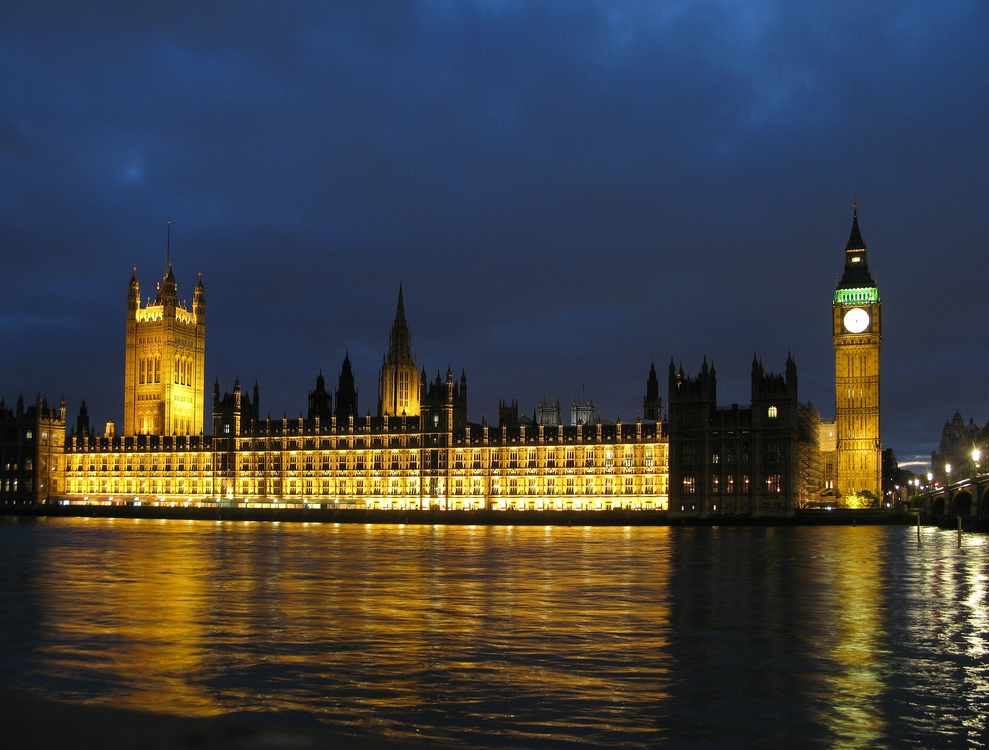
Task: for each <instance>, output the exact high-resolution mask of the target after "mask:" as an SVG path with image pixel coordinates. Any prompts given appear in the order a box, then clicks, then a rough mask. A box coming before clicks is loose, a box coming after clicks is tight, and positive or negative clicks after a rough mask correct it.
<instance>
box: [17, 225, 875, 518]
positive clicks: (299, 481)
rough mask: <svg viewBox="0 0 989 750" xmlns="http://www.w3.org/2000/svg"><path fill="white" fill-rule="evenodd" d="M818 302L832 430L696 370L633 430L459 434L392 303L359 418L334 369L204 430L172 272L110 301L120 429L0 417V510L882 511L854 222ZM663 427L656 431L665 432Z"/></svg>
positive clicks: (224, 404) (577, 420)
mask: <svg viewBox="0 0 989 750" xmlns="http://www.w3.org/2000/svg"><path fill="white" fill-rule="evenodd" d="M844 258H845V262H844V273H843V275H842V277H841V280H840V281H839V282H838V284H837V286H836V289H835V294H834V298H833V301H832V311H833V337H834V348H835V419H834V420H833V421H832V420H822V419H821V417H820V414H819V413H818V412H817V410H816V409H815V408H814V407H813V406H812V405H810V404H805V403H801V402H800V401H799V400H798V397H797V368H796V364H795V363H794V361H793V359H792V358H790V357H788V358H787V361H786V363H785V367H784V370H783V372H782V373H779V374H776V373H771V372H766V371H765V370H764V369H763V366H762V363H761V362H760V361H759V360H758V359H754V360H753V362H752V402H751V404H750V405H749V406H748V407H739V406H738V405H737V404H733V405H731V406H729V407H722V406H718V404H717V385H716V373H715V369H714V367H713V366H709V365H708V363H707V361H706V359H705V361H704V362H703V363H702V364H701V367H700V370H699V372H698V374H697V375H696V376H692V375H688V374H685V373H684V370H683V368H682V366H681V367H680V368H679V369H678V368H675V367H674V365H673V363H672V361H671V363H670V366H669V373H668V390H667V402H666V413H665V415H664V413H663V404H662V398H661V397H660V393H659V380H658V377H657V374H656V368H655V366H653V367H652V368H651V369H650V371H649V374H648V377H647V379H646V386H645V397H644V400H643V408H642V416H641V417H640V418H638V419H636V421H635V422H630V423H623V422H621V421H620V420H618V421H615V422H608V421H602V420H601V419H600V418H598V417H597V416H596V414H595V413H594V408H593V404H591V403H587V404H582V403H577V402H575V403H574V405H573V409H572V412H571V415H570V416H571V419H570V424H564V421H563V419H562V415H561V409H560V404H559V402H558V401H557V402H555V403H553V404H546V403H540V405H539V406H538V407H537V408H536V410H535V412H534V414H533V416H532V417H528V416H522V417H520V415H519V410H518V405H517V403H515V402H512V403H510V404H506V403H502V404H501V406H500V408H499V419H498V424H497V425H488V424H487V423H484V422H482V423H480V424H477V423H473V422H471V421H470V420H469V419H468V411H467V378H466V375H461V376H460V378H455V377H454V375H453V373H452V372H451V371H450V370H449V369H448V370H447V373H446V377H445V379H444V378H442V377H440V376H439V375H437V377H436V379H435V380H432V381H430V380H429V379H428V378H427V377H426V372H425V369H422V370H420V369H419V366H418V363H417V362H416V358H415V355H414V353H413V351H412V342H411V335H410V330H409V325H408V323H407V321H406V318H405V309H404V302H403V297H402V289H401V287H399V292H398V308H397V311H396V314H395V320H394V323H393V324H392V328H391V333H390V337H389V341H388V349H387V352H386V353H385V355H384V360H383V362H382V365H381V371H380V376H379V386H378V400H377V414H376V416H372V415H371V414H370V413H369V412H368V413H366V414H365V415H364V416H361V415H360V413H359V412H358V405H357V391H356V389H355V386H354V375H353V371H352V369H351V362H350V359H349V356H348V357H346V358H345V359H344V361H343V365H342V368H341V370H340V375H339V379H338V383H337V387H336V388H335V389H334V392H333V393H331V392H330V391H329V390H327V388H326V383H325V380H324V378H323V376H322V374H320V375H319V377H318V378H317V379H316V383H315V388H314V389H313V390H312V391H311V392H310V393H309V402H308V412H307V414H306V416H301V415H300V416H299V417H298V418H294V419H288V418H285V417H283V418H282V419H276V420H272V419H271V418H270V417H268V418H262V417H261V412H260V409H259V390H258V386H257V385H255V386H254V388H253V391H252V392H247V391H246V390H245V389H242V388H241V385H240V383H239V382H235V383H234V385H233V390H232V392H225V393H223V394H222V395H221V393H220V387H219V383H217V384H216V385H214V387H213V398H212V435H210V434H208V430H207V428H208V427H209V425H207V424H206V423H205V421H206V415H205V413H204V411H205V403H206V390H205V387H206V384H205V341H206V296H205V290H204V287H203V283H202V278H201V277H200V279H199V282H198V283H197V284H196V287H195V291H194V293H193V302H192V307H191V309H187V308H186V306H185V305H184V304H180V303H179V302H178V291H177V285H176V282H175V277H174V275H173V273H172V268H171V264H168V267H167V272H166V274H165V276H164V278H163V279H162V281H161V283H160V284H159V285H158V289H157V295H156V296H155V298H154V299H153V300H151V299H148V301H147V303H146V304H145V305H142V302H141V294H140V285H139V283H138V280H137V275H136V271H135V273H134V275H133V276H132V278H131V281H130V292H129V294H128V297H127V335H126V354H125V365H124V373H125V384H124V419H123V425H122V426H123V429H122V431H120V432H119V433H118V431H117V430H116V428H115V425H112V424H108V425H107V429H106V430H105V431H104V433H103V434H102V435H100V434H96V433H95V432H94V431H93V430H92V429H91V428H90V425H89V417H88V415H87V412H86V407H85V402H83V404H82V407H81V409H80V411H79V414H78V418H77V419H76V422H75V424H74V425H72V424H71V423H67V421H66V407H65V402H64V400H63V401H62V402H61V403H60V404H59V405H53V404H49V403H48V402H47V401H46V400H45V399H42V398H41V397H40V396H39V398H38V399H37V401H36V403H34V404H30V405H28V406H25V405H24V402H23V399H18V401H17V404H16V407H14V408H11V407H9V406H7V405H6V404H5V403H4V402H3V401H0V503H2V504H13V503H100V504H117V503H127V504H134V505H137V504H141V505H155V504H159V505H184V504H195V505H207V506H208V505H211V504H217V505H243V506H247V507H258V506H260V507H315V508H341V509H347V508H353V509H402V510H417V509H423V510H425V509H440V510H450V511H457V510H471V509H493V510H587V511H593V510H614V509H624V510H643V511H646V510H654V511H655V510H659V511H667V512H668V513H669V514H670V515H686V516H705V517H711V516H722V515H723V516H785V515H787V514H792V513H793V511H794V509H796V508H799V507H805V506H807V505H809V504H812V503H815V502H819V501H820V500H821V499H822V498H830V499H831V501H832V502H833V501H835V500H838V499H841V498H842V497H849V496H859V497H861V496H866V497H868V496H869V495H871V496H872V497H875V498H879V497H881V486H882V485H881V453H882V448H881V444H880V440H879V349H880V342H881V325H882V323H881V316H880V300H879V293H878V290H877V287H876V283H875V281H874V279H873V277H872V275H871V273H870V272H869V267H868V262H867V256H866V246H865V242H864V241H863V240H862V235H861V233H860V231H859V226H858V215H857V211H856V212H854V214H853V219H852V230H851V235H850V237H849V240H848V243H847V246H846V248H845V252H844ZM664 417H665V419H664Z"/></svg>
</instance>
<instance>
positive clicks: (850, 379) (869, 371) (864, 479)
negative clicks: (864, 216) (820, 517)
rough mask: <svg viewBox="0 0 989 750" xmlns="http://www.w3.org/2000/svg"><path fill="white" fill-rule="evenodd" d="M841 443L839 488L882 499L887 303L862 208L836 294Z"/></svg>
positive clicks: (837, 405)
mask: <svg viewBox="0 0 989 750" xmlns="http://www.w3.org/2000/svg"><path fill="white" fill-rule="evenodd" d="M832 311H833V333H834V354H835V360H834V361H835V366H834V367H835V428H834V429H835V448H836V451H837V458H838V466H837V474H838V475H837V492H838V494H840V495H846V496H847V495H861V494H863V493H865V492H868V493H871V494H872V496H873V497H874V498H877V499H881V498H882V444H881V443H880V439H879V347H880V345H881V343H882V314H881V313H882V307H881V304H880V300H879V290H878V288H877V287H876V282H875V280H874V279H873V278H872V274H871V273H870V272H869V263H868V257H867V255H866V248H865V242H864V241H863V240H862V234H861V232H860V231H859V224H858V209H857V208H856V209H855V211H854V212H853V217H852V232H851V235H850V236H849V238H848V244H847V245H846V247H845V270H844V273H843V275H842V277H841V280H840V281H839V282H838V285H837V288H836V289H835V293H834V302H833V304H832Z"/></svg>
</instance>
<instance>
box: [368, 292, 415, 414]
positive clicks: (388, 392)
mask: <svg viewBox="0 0 989 750" xmlns="http://www.w3.org/2000/svg"><path fill="white" fill-rule="evenodd" d="M378 382H379V385H378V416H380V417H402V416H407V417H417V416H419V397H420V387H421V386H420V382H419V368H418V367H417V366H416V360H415V357H413V356H412V335H411V334H410V333H409V324H408V323H406V322H405V303H404V302H403V300H402V285H401V284H399V286H398V310H397V311H396V312H395V322H394V323H392V327H391V337H390V339H389V345H388V353H387V354H386V355H385V361H384V363H383V364H382V365H381V377H380V379H379V381H378Z"/></svg>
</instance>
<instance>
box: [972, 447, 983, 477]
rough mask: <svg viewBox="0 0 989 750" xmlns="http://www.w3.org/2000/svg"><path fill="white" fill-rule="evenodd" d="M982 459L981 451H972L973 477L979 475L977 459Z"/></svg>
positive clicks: (976, 449) (974, 449)
mask: <svg viewBox="0 0 989 750" xmlns="http://www.w3.org/2000/svg"><path fill="white" fill-rule="evenodd" d="M980 458H982V451H980V450H979V449H978V448H973V449H972V462H973V463H974V464H975V476H978V475H979V459H980Z"/></svg>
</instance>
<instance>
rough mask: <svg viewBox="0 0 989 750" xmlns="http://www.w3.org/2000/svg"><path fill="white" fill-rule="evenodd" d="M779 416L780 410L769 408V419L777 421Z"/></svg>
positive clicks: (773, 407)
mask: <svg viewBox="0 0 989 750" xmlns="http://www.w3.org/2000/svg"><path fill="white" fill-rule="evenodd" d="M778 414H779V410H778V409H777V408H776V407H775V406H770V407H769V418H770V419H776V416H777V415H778Z"/></svg>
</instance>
